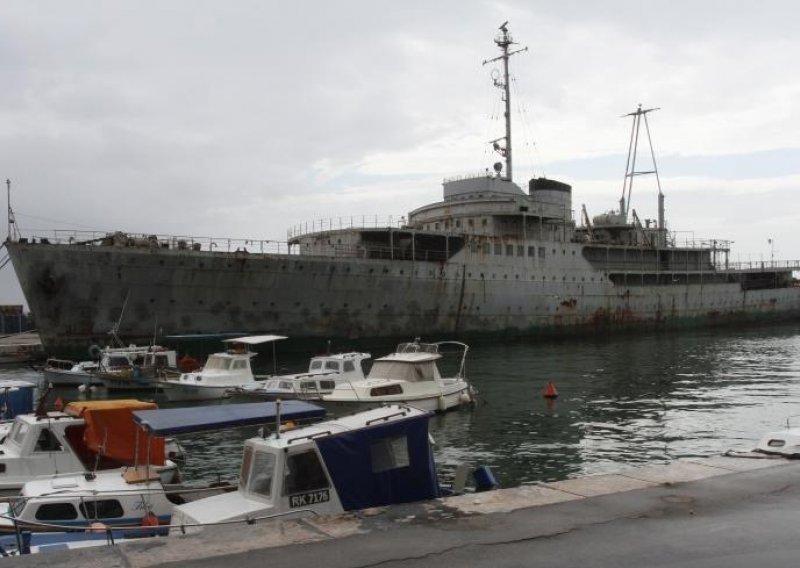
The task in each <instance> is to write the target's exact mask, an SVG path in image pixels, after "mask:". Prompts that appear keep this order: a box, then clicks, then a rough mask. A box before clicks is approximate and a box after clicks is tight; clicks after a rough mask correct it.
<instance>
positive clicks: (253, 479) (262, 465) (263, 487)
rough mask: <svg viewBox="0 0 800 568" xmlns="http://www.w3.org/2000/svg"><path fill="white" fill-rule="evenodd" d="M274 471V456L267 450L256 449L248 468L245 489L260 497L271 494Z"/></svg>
mask: <svg viewBox="0 0 800 568" xmlns="http://www.w3.org/2000/svg"><path fill="white" fill-rule="evenodd" d="M274 473H275V456H274V455H273V454H271V453H269V452H261V451H256V452H255V454H254V455H253V465H252V466H251V468H250V479H249V481H248V483H247V490H248V492H250V493H255V494H256V495H260V496H262V497H267V498H269V497H270V496H271V495H272V478H273V477H274Z"/></svg>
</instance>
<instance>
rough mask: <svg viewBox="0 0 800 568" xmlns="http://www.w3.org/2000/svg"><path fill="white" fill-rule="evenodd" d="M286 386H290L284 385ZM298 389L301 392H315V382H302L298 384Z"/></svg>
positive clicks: (288, 385)
mask: <svg viewBox="0 0 800 568" xmlns="http://www.w3.org/2000/svg"><path fill="white" fill-rule="evenodd" d="M286 386H287V387H289V388H291V385H290V384H288V383H286ZM300 388H301V389H302V390H317V383H316V381H302V382H301V383H300Z"/></svg>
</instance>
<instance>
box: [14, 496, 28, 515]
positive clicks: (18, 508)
mask: <svg viewBox="0 0 800 568" xmlns="http://www.w3.org/2000/svg"><path fill="white" fill-rule="evenodd" d="M26 500H27V499H12V501H11V503H10V505H11V510H12V511H13V513H14V516H15V517H19V516H20V515H22V510H23V509H24V508H25V501H26Z"/></svg>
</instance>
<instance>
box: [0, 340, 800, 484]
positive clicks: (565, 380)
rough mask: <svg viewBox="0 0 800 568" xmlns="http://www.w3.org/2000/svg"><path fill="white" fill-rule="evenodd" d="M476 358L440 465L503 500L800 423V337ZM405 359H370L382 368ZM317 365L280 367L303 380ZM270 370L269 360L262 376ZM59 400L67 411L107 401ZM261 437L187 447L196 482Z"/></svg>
mask: <svg viewBox="0 0 800 568" xmlns="http://www.w3.org/2000/svg"><path fill="white" fill-rule="evenodd" d="M423 339H424V338H423ZM348 347H358V346H357V345H353V346H348ZM470 347H471V348H470V351H469V356H468V359H467V368H466V371H467V378H468V380H469V381H470V382H471V384H472V385H473V386H474V387H475V388H476V389H477V391H478V404H477V405H476V406H475V407H470V408H463V409H461V410H456V411H451V412H448V413H446V414H443V415H436V416H434V417H433V419H432V421H431V433H432V435H433V438H434V439H435V442H436V447H435V454H436V457H437V461H438V462H439V464H440V468H441V469H442V471H444V472H445V473H447V472H452V471H453V470H454V469H455V467H456V465H457V464H459V463H462V462H465V463H468V464H471V465H475V466H477V465H488V466H490V467H491V469H492V471H493V472H494V475H495V477H496V478H497V480H498V481H499V482H500V484H501V485H502V486H504V487H511V486H516V485H521V484H526V483H536V482H542V481H555V480H561V479H568V478H573V477H577V476H581V475H586V474H595V473H605V472H616V471H620V470H623V469H624V468H626V467H630V466H638V465H642V464H647V463H666V462H669V461H672V460H676V459H680V458H686V457H695V456H710V455H715V454H719V453H721V452H724V451H725V450H727V449H734V450H750V449H752V448H753V447H754V446H755V443H756V442H757V440H758V438H759V437H760V435H761V434H762V433H764V432H766V431H769V430H774V429H779V428H782V427H784V426H785V425H786V421H787V419H789V418H790V417H792V416H794V415H800V324H787V325H782V326H773V327H769V328H767V327H756V328H749V329H744V330H730V329H727V330H693V331H686V332H682V333H669V334H651V335H631V336H615V337H610V338H602V339H600V338H598V339H580V340H578V339H575V340H570V341H559V342H552V341H547V342H545V341H539V340H532V339H528V340H519V341H514V342H502V343H480V344H473V345H471V346H470ZM392 348H393V345H392V344H386V345H380V344H378V345H370V348H369V350H370V351H371V352H372V354H373V356H374V357H379V356H382V355H384V354H387V353H388V352H390V351H391V350H392ZM310 355H311V353H307V354H306V355H305V356H303V357H301V356H300V355H295V354H292V355H291V356H290V357H287V358H286V359H281V357H280V356H279V359H281V361H280V362H281V366H284V367H287V368H289V370H291V371H295V370H302V368H303V367H304V366H305V365H307V361H308V357H309V356H310ZM271 357H272V354H271V353H264V354H262V355H260V356H259V357H258V358H257V359H256V361H258V362H259V363H260V365H262V368H261V369H260V370H261V371H263V372H266V370H267V368H266V365H267V364H269V365H272V362H271ZM256 370H259V369H258V368H257V369H256ZM270 370H271V367H270ZM0 378H12V379H26V380H33V381H41V380H42V377H41V372H40V371H37V370H34V369H31V368H28V367H0ZM549 381H552V382H553V383H554V385H555V386H556V387H557V389H558V392H559V396H558V398H557V399H556V400H554V401H548V400H546V399H545V398H544V397H543V391H544V388H545V386H546V385H547V383H548V382H549ZM52 396H53V398H54V397H55V396H61V398H62V399H63V400H64V401H66V402H68V401H71V400H78V399H82V398H84V397H87V396H89V397H92V398H103V397H104V392H103V391H102V389H101V390H97V391H95V392H93V393H88V394H82V393H79V392H78V390H77V389H74V388H69V389H57V390H56V393H55V395H52ZM129 396H130V395H129ZM134 396H136V395H134ZM145 398H148V397H147V396H146V395H145ZM149 398H152V395H151V396H150V397H149ZM155 399H156V400H157V401H158V402H159V403H163V402H164V401H163V400H161V399H160V398H158V395H156V398H155ZM225 404H230V402H225ZM164 406H166V404H164ZM797 421H798V423H800V417H799V418H798V419H797ZM255 433H256V429H255V428H248V429H241V430H232V431H225V432H213V433H206V434H202V435H192V436H186V437H183V438H181V442H182V444H183V446H184V448H185V449H186V452H187V455H188V461H187V464H186V466H185V470H184V473H185V479H186V481H187V482H192V481H196V482H198V483H200V482H209V481H217V480H218V479H219V480H233V479H235V478H236V477H237V475H238V466H239V461H240V455H241V451H242V440H244V439H245V438H247V437H249V436H253V435H255Z"/></svg>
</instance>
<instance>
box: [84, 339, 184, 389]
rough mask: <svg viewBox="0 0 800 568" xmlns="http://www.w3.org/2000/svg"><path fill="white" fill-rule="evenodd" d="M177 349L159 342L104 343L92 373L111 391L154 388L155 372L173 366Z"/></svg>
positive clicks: (173, 368) (174, 367) (175, 366)
mask: <svg viewBox="0 0 800 568" xmlns="http://www.w3.org/2000/svg"><path fill="white" fill-rule="evenodd" d="M177 364H178V363H177V353H176V352H175V351H174V350H173V349H167V348H166V347H161V346H160V345H148V346H144V347H142V346H136V345H130V346H128V347H106V348H105V349H104V350H102V351H101V354H100V365H99V369H98V370H97V371H95V376H96V378H97V379H99V380H100V382H101V383H102V384H103V386H105V388H106V389H107V390H111V391H131V390H154V389H155V388H157V386H158V385H157V382H156V375H157V374H158V373H160V372H162V371H175V370H176V369H177Z"/></svg>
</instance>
